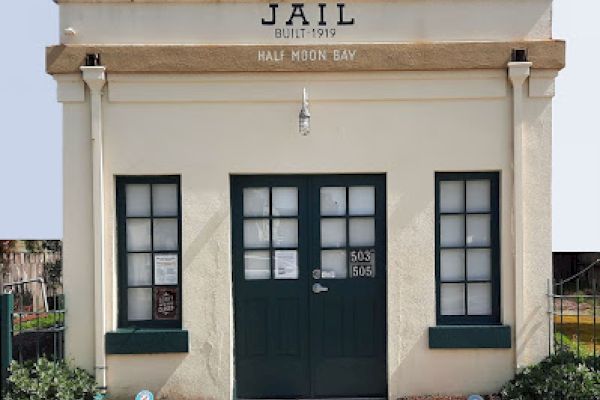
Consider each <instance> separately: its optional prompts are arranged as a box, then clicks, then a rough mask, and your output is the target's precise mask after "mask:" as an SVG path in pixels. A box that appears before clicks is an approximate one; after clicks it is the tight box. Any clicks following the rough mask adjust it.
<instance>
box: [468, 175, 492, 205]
mask: <svg viewBox="0 0 600 400" xmlns="http://www.w3.org/2000/svg"><path fill="white" fill-rule="evenodd" d="M467 211H469V212H489V211H490V181H489V180H481V181H468V182H467Z"/></svg>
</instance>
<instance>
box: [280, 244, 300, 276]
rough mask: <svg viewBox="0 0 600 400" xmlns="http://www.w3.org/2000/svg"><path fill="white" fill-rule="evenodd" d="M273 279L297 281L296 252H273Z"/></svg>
mask: <svg viewBox="0 0 600 400" xmlns="http://www.w3.org/2000/svg"><path fill="white" fill-rule="evenodd" d="M275 279H298V251H297V250H275Z"/></svg>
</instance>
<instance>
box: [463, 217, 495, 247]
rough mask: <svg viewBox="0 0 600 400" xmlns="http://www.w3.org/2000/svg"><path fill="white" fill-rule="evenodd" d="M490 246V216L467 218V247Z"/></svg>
mask: <svg viewBox="0 0 600 400" xmlns="http://www.w3.org/2000/svg"><path fill="white" fill-rule="evenodd" d="M489 245H490V216H489V215H468V216H467V246H489Z"/></svg>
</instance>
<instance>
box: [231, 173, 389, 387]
mask: <svg viewBox="0 0 600 400" xmlns="http://www.w3.org/2000/svg"><path fill="white" fill-rule="evenodd" d="M231 196H232V198H231V200H232V203H231V204H232V252H233V283H234V285H233V286H234V294H233V295H234V304H235V305H234V308H235V309H234V315H235V321H234V322H235V361H234V362H235V371H236V383H235V388H236V393H237V397H238V398H269V399H275V398H327V397H386V393H387V379H386V376H387V373H386V216H385V201H386V200H385V199H386V194H385V176H384V175H310V176H307V175H292V176H262V175H261V176H232V178H231Z"/></svg>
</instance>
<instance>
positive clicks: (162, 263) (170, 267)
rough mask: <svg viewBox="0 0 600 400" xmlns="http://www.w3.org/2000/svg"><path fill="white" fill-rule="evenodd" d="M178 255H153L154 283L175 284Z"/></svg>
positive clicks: (177, 270)
mask: <svg viewBox="0 0 600 400" xmlns="http://www.w3.org/2000/svg"><path fill="white" fill-rule="evenodd" d="M178 262H179V257H178V256H177V254H155V255H154V284H155V285H177V281H178V276H179V274H178V272H179V269H178V268H177V267H178Z"/></svg>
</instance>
